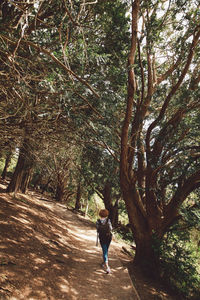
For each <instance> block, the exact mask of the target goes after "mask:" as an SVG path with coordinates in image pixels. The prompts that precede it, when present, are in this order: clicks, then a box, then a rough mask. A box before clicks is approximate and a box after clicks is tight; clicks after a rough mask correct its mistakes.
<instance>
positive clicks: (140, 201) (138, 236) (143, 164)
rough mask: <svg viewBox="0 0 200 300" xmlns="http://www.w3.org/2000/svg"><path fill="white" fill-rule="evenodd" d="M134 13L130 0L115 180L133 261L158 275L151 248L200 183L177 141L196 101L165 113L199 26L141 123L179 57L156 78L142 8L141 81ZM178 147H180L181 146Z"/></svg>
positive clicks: (136, 6)
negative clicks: (166, 88) (159, 98)
mask: <svg viewBox="0 0 200 300" xmlns="http://www.w3.org/2000/svg"><path fill="white" fill-rule="evenodd" d="M139 12H140V1H139V0H135V1H133V4H132V39H131V49H130V54H129V57H128V96H127V108H126V114H125V118H124V123H123V127H122V134H121V157H120V184H121V189H122V192H123V198H124V201H125V204H126V208H127V212H128V216H129V222H130V225H131V229H132V232H133V236H134V239H135V243H136V253H135V260H134V261H135V263H136V264H138V265H139V266H140V267H141V268H143V269H144V270H145V272H146V271H149V272H150V273H152V274H158V273H159V256H158V252H156V251H154V246H155V240H156V239H157V240H162V238H163V236H164V234H165V233H166V231H167V230H168V229H169V227H170V226H171V225H172V224H173V223H174V222H175V221H176V219H177V217H178V215H179V214H178V212H179V208H180V206H181V204H182V203H183V201H184V200H185V199H186V198H187V196H188V195H189V194H190V193H191V192H192V191H193V190H194V189H196V188H198V187H199V186H200V169H198V168H196V169H195V168H193V169H192V170H193V172H190V173H188V174H187V172H186V170H187V169H186V167H188V166H189V164H192V163H193V162H194V160H193V158H191V157H190V160H189V162H188V165H186V166H185V167H184V166H182V165H184V163H185V162H184V160H185V156H182V151H183V145H182V144H180V142H181V141H182V140H183V139H184V138H185V136H186V134H187V131H184V132H181V131H178V132H177V128H178V126H180V123H181V121H182V120H183V118H184V116H185V115H186V114H187V113H188V112H189V111H190V110H191V109H195V108H197V107H199V105H200V104H199V101H197V100H196V99H194V100H193V99H192V98H190V97H189V96H187V97H186V99H185V101H186V102H187V105H184V104H183V106H182V107H181V108H180V106H178V108H176V109H175V110H174V112H173V113H171V114H168V115H167V116H166V111H167V109H168V108H169V104H170V101H172V99H173V96H174V95H175V93H177V91H178V90H179V88H180V86H181V84H182V83H183V80H184V78H185V76H186V74H187V72H188V71H189V67H190V65H191V63H192V58H193V56H194V50H195V47H196V46H197V44H198V41H199V36H200V28H199V27H198V26H197V27H196V28H195V29H194V33H193V41H192V42H191V45H190V47H189V48H188V49H187V50H188V51H187V56H186V57H185V58H184V59H183V62H182V65H181V66H182V70H181V72H180V70H179V74H180V75H179V76H177V77H176V81H174V82H173V84H172V86H171V89H169V92H168V94H167V95H165V98H164V99H163V100H162V101H163V102H162V103H161V107H160V108H159V111H158V112H157V111H156V110H155V111H156V113H154V114H152V118H149V122H148V123H146V124H145V118H146V116H148V114H149V108H151V105H152V101H153V100H152V97H153V95H154V93H155V91H156V88H157V86H158V84H160V83H161V82H162V81H163V80H166V78H167V77H168V76H170V75H171V74H172V72H173V71H174V70H175V68H176V67H177V66H178V65H179V64H180V61H181V59H182V56H181V55H180V57H178V58H177V62H176V63H173V65H172V66H169V69H168V70H167V71H166V72H165V74H163V75H162V76H160V77H159V79H157V78H156V76H155V65H154V64H155V61H154V58H153V52H154V51H153V49H152V48H151V47H152V35H151V34H152V33H151V32H150V30H151V26H149V27H148V22H149V24H150V23H151V22H150V16H149V10H148V8H147V13H146V15H145V16H146V18H147V20H146V27H147V31H146V32H147V36H146V48H145V49H146V61H147V71H146V73H147V79H146V80H145V73H144V65H143V61H142V59H141V47H140V40H139V39H138V18H139ZM136 55H137V63H138V66H137V68H138V69H140V83H139V84H138V81H139V80H138V81H137V80H136V75H135V68H136V67H135V64H136ZM138 69H137V70H138ZM137 74H138V72H137ZM199 80H200V76H199V74H197V72H196V71H194V72H193V74H191V83H190V86H191V88H192V89H194V88H195V86H196V87H197V85H198V83H199ZM169 82H170V81H169ZM145 85H146V86H145ZM139 88H140V89H141V90H139ZM152 120H153V121H152ZM144 124H145V125H144ZM155 129H156V130H155ZM175 135H177V137H176V139H174V136H175ZM179 145H180V146H179ZM178 147H181V148H180V150H178ZM198 149H199V147H198V146H192V147H189V146H188V148H185V149H184V151H185V153H186V151H187V154H188V156H190V152H191V150H192V151H194V152H195V151H198ZM197 154H198V153H197ZM178 155H179V156H178ZM194 157H195V155H194ZM181 161H182V162H183V163H182V165H181ZM168 165H169V166H170V167H168ZM181 168H182V170H181ZM177 170H178V172H177ZM176 172H177V173H176ZM170 180H171V181H172V182H173V186H174V190H172V192H171V194H170V196H169V190H170V188H168V186H169V185H170ZM167 191H168V194H167Z"/></svg>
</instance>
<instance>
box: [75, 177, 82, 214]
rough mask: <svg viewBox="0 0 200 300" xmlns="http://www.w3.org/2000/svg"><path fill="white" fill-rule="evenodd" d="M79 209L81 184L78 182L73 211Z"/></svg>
mask: <svg viewBox="0 0 200 300" xmlns="http://www.w3.org/2000/svg"><path fill="white" fill-rule="evenodd" d="M80 208H81V183H80V182H79V184H78V187H77V194H76V204H75V209H76V210H79V209H80Z"/></svg>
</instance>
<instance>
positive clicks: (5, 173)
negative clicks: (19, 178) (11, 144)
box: [1, 152, 12, 179]
mask: <svg viewBox="0 0 200 300" xmlns="http://www.w3.org/2000/svg"><path fill="white" fill-rule="evenodd" d="M11 157H12V152H8V155H7V156H6V161H5V166H4V169H3V172H2V174H1V178H2V179H5V178H6V175H7V171H8V167H9V164H10V161H11Z"/></svg>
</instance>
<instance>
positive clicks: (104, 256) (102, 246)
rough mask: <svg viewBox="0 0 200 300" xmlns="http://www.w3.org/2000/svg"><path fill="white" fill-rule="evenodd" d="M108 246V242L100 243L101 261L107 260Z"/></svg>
mask: <svg viewBox="0 0 200 300" xmlns="http://www.w3.org/2000/svg"><path fill="white" fill-rule="evenodd" d="M109 246H110V242H109V243H107V244H103V243H101V248H102V251H103V261H104V262H105V263H107V262H108V248H109Z"/></svg>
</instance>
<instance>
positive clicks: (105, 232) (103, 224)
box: [96, 209, 112, 274]
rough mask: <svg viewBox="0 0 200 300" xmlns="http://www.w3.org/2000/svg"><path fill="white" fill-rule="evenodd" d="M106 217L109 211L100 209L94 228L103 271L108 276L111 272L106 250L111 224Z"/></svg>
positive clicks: (109, 239) (108, 244)
mask: <svg viewBox="0 0 200 300" xmlns="http://www.w3.org/2000/svg"><path fill="white" fill-rule="evenodd" d="M108 215H109V211H108V210H107V209H101V210H100V212H99V216H100V219H98V220H97V222H96V227H97V234H98V236H99V241H100V245H101V248H102V254H103V263H102V267H103V268H104V269H105V271H106V273H107V274H110V273H111V271H110V267H109V265H108V249H109V246H110V243H111V240H112V224H111V221H110V219H109V218H108Z"/></svg>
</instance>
